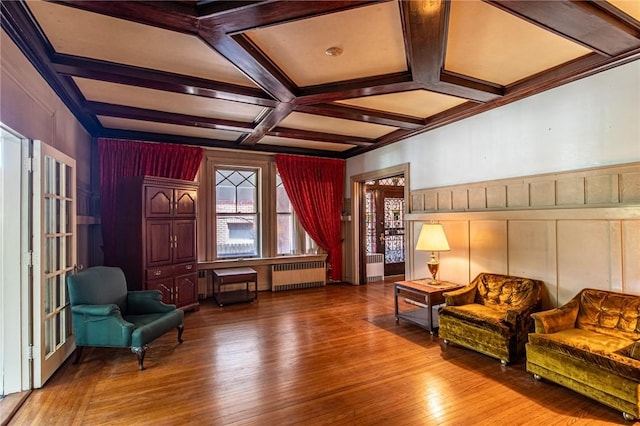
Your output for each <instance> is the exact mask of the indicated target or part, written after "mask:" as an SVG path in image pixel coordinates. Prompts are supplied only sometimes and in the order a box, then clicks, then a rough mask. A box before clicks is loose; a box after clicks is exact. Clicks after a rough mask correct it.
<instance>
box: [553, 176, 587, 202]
mask: <svg viewBox="0 0 640 426" xmlns="http://www.w3.org/2000/svg"><path fill="white" fill-rule="evenodd" d="M556 204H557V205H558V206H576V205H583V204H584V178H583V177H567V178H563V179H558V180H557V181H556Z"/></svg>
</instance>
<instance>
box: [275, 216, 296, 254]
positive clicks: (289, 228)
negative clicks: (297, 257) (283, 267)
mask: <svg viewBox="0 0 640 426" xmlns="http://www.w3.org/2000/svg"><path fill="white" fill-rule="evenodd" d="M278 254H295V247H294V246H293V215H292V214H290V213H278Z"/></svg>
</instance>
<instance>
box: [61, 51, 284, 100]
mask: <svg viewBox="0 0 640 426" xmlns="http://www.w3.org/2000/svg"><path fill="white" fill-rule="evenodd" d="M51 60H52V64H53V67H54V69H55V70H56V71H57V72H58V73H60V74H62V75H68V76H74V77H83V78H88V79H92V80H101V81H108V82H111V83H118V84H126V85H131V86H137V87H145V88H148V89H156V90H163V91H168V92H174V93H181V94H186V95H196V96H203V97H207V98H214V99H222V100H227V101H234V102H243V103H249V104H254V105H261V106H267V107H275V106H276V101H275V100H273V99H272V98H271V97H269V96H268V95H267V94H266V93H264V92H263V91H262V90H260V89H258V88H254V87H246V86H239V85H235V84H229V83H220V82H217V81H211V80H206V79H202V78H198V77H191V76H185V75H179V74H173V73H168V72H163V71H156V70H149V69H145V68H139V67H133V66H129V65H123V64H116V63H113V62H106V61H100V60H97V59H89V58H79V57H77V56H71V55H62V54H54V55H53V57H52V59H51Z"/></svg>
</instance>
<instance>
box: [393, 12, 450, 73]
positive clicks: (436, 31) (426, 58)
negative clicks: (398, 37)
mask: <svg viewBox="0 0 640 426" xmlns="http://www.w3.org/2000/svg"><path fill="white" fill-rule="evenodd" d="M400 8H401V12H402V27H403V31H404V35H405V44H406V46H405V48H406V51H407V56H408V60H409V67H410V70H411V74H412V75H413V80H414V81H417V82H420V83H423V84H432V83H436V82H438V81H439V80H440V72H441V71H442V69H443V67H444V56H445V50H446V44H447V28H448V26H449V2H448V1H445V0H415V1H403V2H401V3H400Z"/></svg>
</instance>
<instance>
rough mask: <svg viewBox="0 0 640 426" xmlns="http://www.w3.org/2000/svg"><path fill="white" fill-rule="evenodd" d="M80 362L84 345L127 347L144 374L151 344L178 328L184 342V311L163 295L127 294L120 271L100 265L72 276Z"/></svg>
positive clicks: (153, 292)
mask: <svg viewBox="0 0 640 426" xmlns="http://www.w3.org/2000/svg"><path fill="white" fill-rule="evenodd" d="M67 286H68V288H69V300H70V302H71V314H72V322H73V332H74V334H75V338H76V345H77V347H78V348H77V350H76V358H75V361H74V363H77V362H78V361H79V360H80V356H81V355H82V348H83V347H84V346H102V347H126V348H131V351H132V352H134V353H135V354H136V355H137V356H138V368H139V369H140V370H143V369H144V366H143V363H144V355H145V352H146V350H147V348H148V345H149V342H151V341H152V340H154V339H156V338H157V337H160V336H162V335H163V334H164V333H166V332H167V331H170V330H172V329H174V328H177V330H178V342H179V343H182V332H183V330H184V327H183V324H182V322H183V319H184V312H183V311H182V310H180V309H176V307H175V305H167V304H164V303H162V293H161V292H160V291H159V290H146V291H127V282H126V279H125V276H124V273H123V272H122V270H121V269H120V268H115V267H107V266H95V267H93V268H88V269H86V270H84V271H81V272H78V273H77V274H74V275H69V276H68V277H67Z"/></svg>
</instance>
